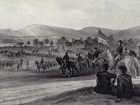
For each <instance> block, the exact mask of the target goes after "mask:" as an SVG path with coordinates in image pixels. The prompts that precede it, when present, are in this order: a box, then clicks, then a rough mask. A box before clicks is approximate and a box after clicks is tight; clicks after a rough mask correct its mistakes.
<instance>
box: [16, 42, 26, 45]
mask: <svg viewBox="0 0 140 105" xmlns="http://www.w3.org/2000/svg"><path fill="white" fill-rule="evenodd" d="M16 45H18V46H23V45H24V42H17V43H16Z"/></svg>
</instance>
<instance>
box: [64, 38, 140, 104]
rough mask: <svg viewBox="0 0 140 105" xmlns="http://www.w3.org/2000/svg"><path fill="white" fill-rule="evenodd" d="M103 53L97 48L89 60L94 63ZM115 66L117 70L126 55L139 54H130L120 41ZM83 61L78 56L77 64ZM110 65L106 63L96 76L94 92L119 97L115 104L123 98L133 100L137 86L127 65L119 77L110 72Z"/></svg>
mask: <svg viewBox="0 0 140 105" xmlns="http://www.w3.org/2000/svg"><path fill="white" fill-rule="evenodd" d="M100 53H101V51H99V50H98V48H97V47H95V48H94V52H93V51H92V50H91V51H90V52H89V53H88V58H89V59H91V60H92V61H93V63H94V61H96V59H98V58H99V55H100ZM114 55H115V56H114V58H115V64H114V67H113V68H116V66H117V63H118V62H119V61H120V60H121V59H122V58H123V57H124V56H126V55H130V56H133V57H136V56H137V54H136V53H135V52H134V51H132V50H130V51H129V52H128V49H127V48H124V47H123V42H122V41H121V40H119V41H118V47H117V50H116V53H115V54H114ZM69 59H70V57H69V55H68V53H67V52H66V54H65V55H64V57H63V60H65V61H66V62H67V61H69ZM82 60H83V58H82V56H81V55H80V53H78V54H77V62H79V65H80V62H81V61H82ZM108 69H109V64H108V62H104V64H103V70H102V71H100V72H98V73H97V74H96V77H97V86H96V87H95V88H94V91H95V92H97V93H101V94H110V95H115V96H117V99H116V100H115V102H116V103H117V102H120V101H121V99H122V98H127V99H131V98H132V97H133V96H134V94H135V85H133V83H132V77H131V76H130V75H129V74H127V68H126V66H125V65H120V66H119V67H118V69H119V70H120V72H121V74H120V75H119V76H118V77H117V76H116V74H112V73H110V72H108ZM116 80H117V85H116V86H115V81H116Z"/></svg>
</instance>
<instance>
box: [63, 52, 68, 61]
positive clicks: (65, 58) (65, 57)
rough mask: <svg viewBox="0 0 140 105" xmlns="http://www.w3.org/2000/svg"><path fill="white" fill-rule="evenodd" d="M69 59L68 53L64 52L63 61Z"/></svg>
mask: <svg viewBox="0 0 140 105" xmlns="http://www.w3.org/2000/svg"><path fill="white" fill-rule="evenodd" d="M69 59H70V57H69V55H68V53H67V52H66V53H65V55H64V57H63V60H65V61H69Z"/></svg>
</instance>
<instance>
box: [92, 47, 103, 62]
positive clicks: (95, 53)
mask: <svg viewBox="0 0 140 105" xmlns="http://www.w3.org/2000/svg"><path fill="white" fill-rule="evenodd" d="M100 53H101V51H99V50H98V48H97V47H95V48H94V61H93V63H94V62H96V60H97V59H98V58H99V55H100Z"/></svg>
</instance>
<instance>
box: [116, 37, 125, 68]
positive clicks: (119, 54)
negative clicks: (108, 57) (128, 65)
mask: <svg viewBox="0 0 140 105" xmlns="http://www.w3.org/2000/svg"><path fill="white" fill-rule="evenodd" d="M123 49H124V48H123V42H122V41H121V40H119V41H118V47H117V50H116V55H115V57H114V58H115V64H114V68H115V67H116V66H117V63H118V62H119V61H120V60H121V59H122V57H123Z"/></svg>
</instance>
